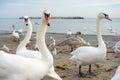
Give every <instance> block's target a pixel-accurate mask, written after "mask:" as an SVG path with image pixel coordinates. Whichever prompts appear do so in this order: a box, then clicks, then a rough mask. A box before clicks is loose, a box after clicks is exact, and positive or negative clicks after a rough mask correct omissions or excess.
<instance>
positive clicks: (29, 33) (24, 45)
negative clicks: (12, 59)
mask: <svg viewBox="0 0 120 80" xmlns="http://www.w3.org/2000/svg"><path fill="white" fill-rule="evenodd" d="M31 35H32V24H31V22H30V24H29V25H28V26H27V33H26V36H25V38H24V39H23V41H22V42H21V43H20V45H19V46H18V49H21V48H26V45H27V43H29V41H30V38H31Z"/></svg>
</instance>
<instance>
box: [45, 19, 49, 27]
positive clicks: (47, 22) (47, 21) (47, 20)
mask: <svg viewBox="0 0 120 80" xmlns="http://www.w3.org/2000/svg"><path fill="white" fill-rule="evenodd" d="M45 20H46V24H47V25H48V26H50V17H46V18H45Z"/></svg>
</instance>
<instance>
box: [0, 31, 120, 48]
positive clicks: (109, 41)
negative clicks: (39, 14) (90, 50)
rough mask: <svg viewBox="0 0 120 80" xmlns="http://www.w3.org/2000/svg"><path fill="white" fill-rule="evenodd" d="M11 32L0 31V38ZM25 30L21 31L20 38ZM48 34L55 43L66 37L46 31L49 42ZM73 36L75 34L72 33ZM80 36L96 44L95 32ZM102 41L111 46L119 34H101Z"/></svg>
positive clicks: (119, 38) (118, 38)
mask: <svg viewBox="0 0 120 80" xmlns="http://www.w3.org/2000/svg"><path fill="white" fill-rule="evenodd" d="M11 34H12V33H11V32H3V33H0V38H2V37H12V35H11ZM25 34H26V32H24V33H23V36H22V38H23V37H24V35H25ZM50 36H52V37H54V38H55V40H56V43H60V42H62V41H63V40H64V39H65V38H66V33H51V32H47V34H46V41H47V42H48V43H49V39H50ZM72 36H73V37H74V36H75V34H72ZM34 37H36V32H33V34H32V37H31V39H32V40H33V38H34ZM81 37H82V38H83V39H84V40H85V41H86V42H89V43H90V44H91V45H97V36H96V35H95V34H86V35H81ZM102 37H103V40H104V42H105V43H106V44H107V45H108V46H109V47H112V46H114V45H115V43H116V42H118V41H120V36H119V35H102Z"/></svg>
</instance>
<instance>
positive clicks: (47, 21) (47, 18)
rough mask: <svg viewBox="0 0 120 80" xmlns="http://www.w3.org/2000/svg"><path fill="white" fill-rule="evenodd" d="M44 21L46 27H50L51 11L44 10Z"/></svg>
mask: <svg viewBox="0 0 120 80" xmlns="http://www.w3.org/2000/svg"><path fill="white" fill-rule="evenodd" d="M43 13H44V19H45V22H46V25H48V26H50V11H49V10H44V11H43Z"/></svg>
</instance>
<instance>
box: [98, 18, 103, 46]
mask: <svg viewBox="0 0 120 80" xmlns="http://www.w3.org/2000/svg"><path fill="white" fill-rule="evenodd" d="M100 23H101V19H99V18H98V19H97V28H96V31H97V39H98V46H105V45H104V41H103V39H102V34H101V27H100Z"/></svg>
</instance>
